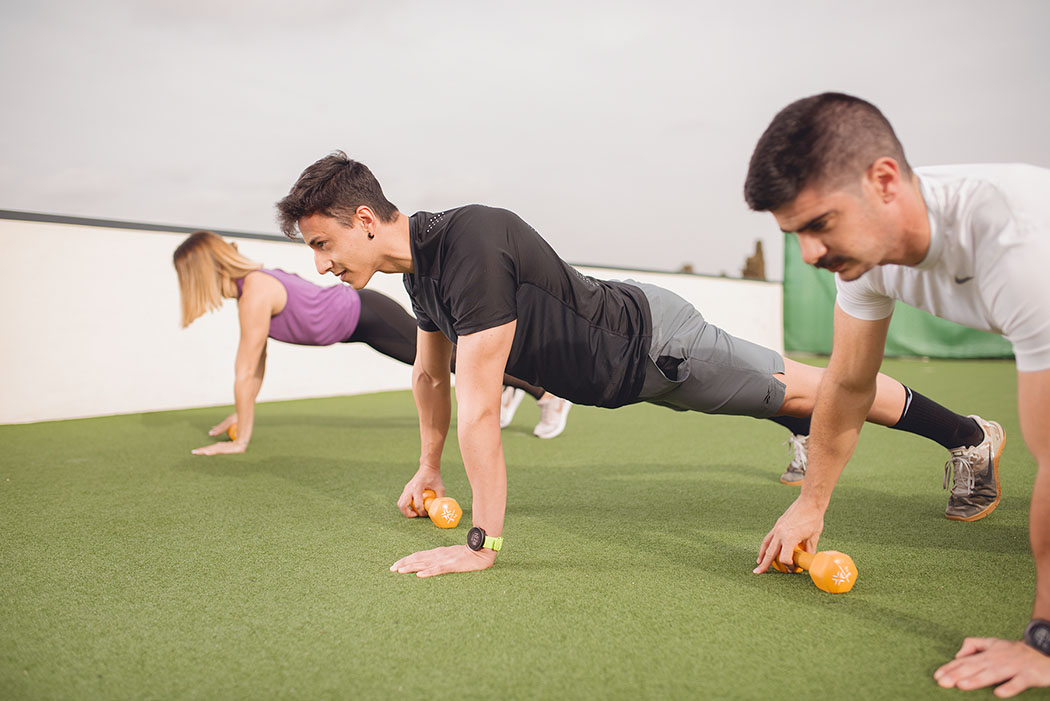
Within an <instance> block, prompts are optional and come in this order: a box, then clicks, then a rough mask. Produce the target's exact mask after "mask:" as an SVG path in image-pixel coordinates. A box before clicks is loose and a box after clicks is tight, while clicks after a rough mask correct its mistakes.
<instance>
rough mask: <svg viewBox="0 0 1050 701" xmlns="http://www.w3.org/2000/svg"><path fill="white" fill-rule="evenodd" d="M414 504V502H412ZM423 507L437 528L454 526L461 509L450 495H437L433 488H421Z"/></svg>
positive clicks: (457, 521) (461, 513)
mask: <svg viewBox="0 0 1050 701" xmlns="http://www.w3.org/2000/svg"><path fill="white" fill-rule="evenodd" d="M412 505H413V506H415V502H414V501H413V502H412ZM423 509H424V510H425V511H426V512H427V516H429V517H430V520H431V521H433V522H434V525H435V526H437V527H438V528H455V527H456V526H458V525H459V518H460V516H462V515H463V509H461V508H459V503H457V502H456V500H455V499H453V498H452V497H440V498H439V497H438V496H437V494H436V493H435V492H434V490H433V489H424V490H423Z"/></svg>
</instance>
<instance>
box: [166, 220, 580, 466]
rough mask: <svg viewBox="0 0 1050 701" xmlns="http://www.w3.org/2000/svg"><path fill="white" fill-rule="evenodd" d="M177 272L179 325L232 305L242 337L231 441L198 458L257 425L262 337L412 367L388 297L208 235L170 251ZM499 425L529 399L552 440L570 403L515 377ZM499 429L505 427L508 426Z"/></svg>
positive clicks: (218, 429)
mask: <svg viewBox="0 0 1050 701" xmlns="http://www.w3.org/2000/svg"><path fill="white" fill-rule="evenodd" d="M174 264H175V272H176V273H177V275H178V279H179V294H180V298H181V301H182V326H183V328H185V327H187V326H189V325H190V324H191V323H193V321H194V320H196V319H197V318H198V317H200V316H201V315H203V314H204V313H206V312H208V311H211V310H214V309H218V308H219V307H221V306H222V303H223V301H224V299H226V298H232V299H236V300H237V312H238V315H239V317H240V324H241V338H240V343H239V344H238V347H237V358H236V362H235V380H234V386H233V396H234V402H235V407H236V410H235V411H234V413H232V414H230V415H229V416H227V417H226V418H225V419H223V420H222V421H221V422H219V423H218V424H216V425H215V426H212V428H211V430H209V431H208V435H211V436H219V435H222V434H223V433H225V432H226V429H227V428H229V427H230V425H232V424H237V433H236V438H235V439H234V440H232V441H219V442H217V443H213V444H211V445H207V446H204V447H202V448H197V449H196V450H194V451H193V453H194V454H195V455H217V454H228V453H243V452H244V451H245V450H247V449H248V443H249V441H251V437H252V429H253V427H254V424H255V398H256V397H257V396H258V394H259V389H260V388H261V387H262V381H263V376H264V374H265V372H266V343H267V338H273V339H275V340H278V341H284V342H285V343H296V344H299V345H305V346H330V345H332V344H335V343H356V342H360V343H367V344H368V345H369V346H371V347H372V348H374V349H375V350H377V351H379V352H380V353H382V354H383V355H385V356H387V357H390V358H393V359H394V360H399V361H401V362H402V363H405V364H407V365H411V364H412V362H413V361H414V360H415V357H416V322H415V320H414V319H413V318H412V316H411V315H410V314H409V313H408V312H406V311H405V309H404V308H403V307H402V306H401V305H400V304H398V303H397V302H395V301H394V300H393V299H391V298H389V297H387V296H386V295H383V294H380V293H379V292H375V291H373V290H361V291H360V292H358V291H357V290H355V289H353V288H352V287H349V286H348V285H336V286H333V287H321V286H319V285H315V284H314V283H312V282H308V281H307V280H304V279H302V278H301V277H299V276H298V275H295V274H294V273H286V272H285V271H283V270H277V269H268V268H264V267H263V266H262V264H261V263H256V262H255V261H252V260H250V259H248V258H246V257H245V256H243V255H241V253H240V252H239V251H238V250H237V246H236V244H233V243H229V242H227V241H225V240H224V239H223V238H222V237H221V236H219V235H218V234H214V233H212V232H210V231H198V232H196V233H194V234H191V235H190V236H189V237H188V238H187V239H186V240H185V241H183V242H182V244H180V245H179V247H178V248H177V249H175V255H174ZM503 383H504V385H505V391H504V395H505V396H506V398H507V399H509V400H512V401H511V402H510V403H506V402H505V403H504V404H505V405H504V406H503V407H502V409H503V417H504V422H505V424H506V423H510V420H509V418H507V416H508V415H509V416H510V417H511V418H512V417H513V410H514V409H516V408H517V405H518V403H520V402H521V397H522V396H523V395H524V394H525V393H526V392H527V393H529V394H531V395H532V396H534V397H536V399H537V400H539V404H540V423H539V425H538V426H537V427H536V431H535V432H536V434H537V435H540V437H543V438H553V437H554V436H556V435H558V434H559V433H561V431H562V429H564V428H565V419H566V416H567V413H568V406H569V405H568V402H564V401H563V400H561V399H559V398H558V397H554V396H553V395H551V394H549V393H545V392H544V391H543V389H541V388H539V387H535V386H533V385H530V384H528V383H526V382H521V381H520V380H517V379H515V378H513V377H509V376H508V377H504V378H503ZM505 424H504V425H505Z"/></svg>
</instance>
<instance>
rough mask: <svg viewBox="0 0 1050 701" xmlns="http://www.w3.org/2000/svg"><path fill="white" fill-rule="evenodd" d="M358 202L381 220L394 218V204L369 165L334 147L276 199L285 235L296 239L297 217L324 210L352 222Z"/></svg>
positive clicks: (395, 208) (321, 212) (388, 220)
mask: <svg viewBox="0 0 1050 701" xmlns="http://www.w3.org/2000/svg"><path fill="white" fill-rule="evenodd" d="M361 206H364V207H368V208H369V209H370V210H372V212H373V213H374V214H375V215H376V216H377V217H378V218H379V220H380V221H383V222H386V223H391V222H393V221H394V220H395V219H396V218H397V207H395V206H394V205H393V203H391V202H390V200H388V199H387V198H386V196H385V195H384V194H383V188H382V187H380V185H379V181H378V180H376V178H375V176H374V175H372V171H370V170H369V169H368V166H366V165H365V164H364V163H358V162H357V161H352V160H350V159H349V158H348V157H347V155H346V154H345V153H343V152H342V151H335V152H333V153H331V154H329V155H327V156H325V157H324V158H322V159H321V160H319V161H317V162H316V163H314V164H313V165H311V166H310V167H308V168H307V169H306V170H304V171H303V172H302V175H300V176H299V179H298V180H296V181H295V184H294V185H292V189H291V191H290V192H289V193H288V195H287V196H286V197H285V198H284V199H282V200H281V201H280V202H278V203H277V220H278V222H279V223H280V225H281V231H282V232H284V235H285V236H287V237H288V238H290V239H295V238H298V233H299V220H300V219H302V218H304V217H309V216H310V215H312V214H323V215H325V216H327V217H332V218H333V219H336V220H337V221H339V222H340V223H342V224H345V225H346V226H353V225H354V218H355V214H356V212H357V208H358V207H361Z"/></svg>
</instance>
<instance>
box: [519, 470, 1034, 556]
mask: <svg viewBox="0 0 1050 701" xmlns="http://www.w3.org/2000/svg"><path fill="white" fill-rule="evenodd" d="M599 468H600V469H587V470H585V471H583V472H585V473H586V476H585V477H584V478H582V479H575V480H574V479H573V477H572V475H570V474H569V473H565V472H563V473H560V474H561V478H560V479H559V480H558V482H557V484H556V485H551V486H548V485H545V484H543V483H542V481H541V482H539V483H533V484H531V485H530V487H529V491H528V492H527V493H525V494H514V493H513V492H512V493H511V495H510V497H509V503H510V505H511V506H512V508H514V509H515V511H516V512H518V513H520V514H522V515H529V516H539V517H542V518H544V519H545V520H550V521H552V522H564V521H566V520H575V521H579V520H580V514H581V513H582V512H585V513H586V519H585V521H586V523H582V524H580V526H581V527H584V528H586V529H587V530H591V529H594V530H596V531H606V530H608V529H610V528H612V529H613V530H617V531H618V530H622V529H624V528H626V529H627V530H633V531H637V532H645V531H647V530H650V529H653V528H658V529H659V530H660V531H661V532H664V533H668V534H673V535H679V536H681V537H695V534H696V528H697V526H703V527H708V528H710V527H714V528H717V529H718V530H719V531H721V532H730V533H740V534H751V535H752V536H753V537H754V539H755V551H756V553H757V550H758V546H759V543H760V542H761V539H762V537H763V536H764V535H765V534H766V532H767V531H768V530H769V529H770V528H772V527H773V525H774V524H775V523H776V520H777V519H778V518H779V517H780V515H781V514H782V513H783V512H784V510H785V509H787V507H788V506H789V505H790V504H791V503H792V501H793V500H794V499H795V497H796V496H797V494H798V491H797V490H796V489H794V488H790V487H787V486H785V485H782V484H780V483H779V482H778V481H776V476H775V475H771V474H769V473H768V472H765V471H762V470H759V469H756V468H748V467H739V466H735V465H724V464H723V465H712V466H706V467H703V468H696V469H694V468H688V467H683V466H681V465H650V466H647V468H646V470H645V471H644V472H639V471H638V470H636V469H634V470H632V469H630V468H628V467H627V466H616V465H611V466H610V465H602V466H599ZM741 472H750V473H752V474H753V475H754V476H756V477H759V476H761V477H762V478H763V479H764V480H765V484H754V485H752V484H748V485H747V487H746V488H745V489H741V487H740V483H739V480H734V481H726V480H724V479H722V478H720V477H719V476H718V475H720V474H722V473H731V474H732V475H733V476H737V475H739V474H740V473H741ZM577 474H580V471H577ZM593 480H603V481H608V482H613V483H618V484H622V485H623V486H622V487H620V486H617V487H615V488H613V489H610V488H608V486H604V485H603V486H599V487H595V486H594V485H592V484H590V482H592V481H593ZM939 486H940V485H938V487H939ZM924 491H925V492H926V493H918V494H913V495H900V494H891V493H888V492H884V491H880V490H877V489H873V488H868V487H863V486H859V485H855V484H849V485H843V486H842V487H841V488H840V489H839V490H837V491H836V493H835V500H834V501H833V504H832V509H831V511H830V512H829V515H828V518H827V521H826V524H827V526H826V528H825V534H827V533H828V527H829V526H830V527H831V528H832V529H833V530H832V532H833V534H834V537H835V539H836V541H842V542H855V543H865V544H871V545H880V546H887V547H911V548H937V549H958V550H966V551H977V552H988V553H997V554H1022V555H1023V554H1027V553H1028V552H1029V544H1028V529H1027V524H1025V523H1016V521H1017V519H1016V517H1011V516H1010V515H1008V514H1007V513H1005V512H1004V513H1003V514H996V513H993V514H991V515H990V516H989V517H987V518H986V519H982V520H981V521H977V522H974V523H963V522H956V521H949V520H947V519H945V518H944V511H943V510H944V506H943V504H944V503H946V501H945V499H946V497H943V495H944V494H945V493H944V492H942V491H941V490H940V489H929V490H924ZM594 492H599V493H600V494H601V503H600V504H598V505H594V504H592V503H590V502H589V501H588V500H590V499H591V498H592V497H593V493H594ZM574 495H578V496H574ZM594 506H597V507H598V508H592V507H594ZM997 516H999V517H1000V518H997Z"/></svg>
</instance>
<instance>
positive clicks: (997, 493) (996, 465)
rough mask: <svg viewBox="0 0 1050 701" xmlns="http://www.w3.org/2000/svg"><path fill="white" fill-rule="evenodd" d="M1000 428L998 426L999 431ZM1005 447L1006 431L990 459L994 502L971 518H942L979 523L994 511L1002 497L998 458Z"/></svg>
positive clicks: (946, 515)
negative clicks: (993, 483) (993, 479)
mask: <svg viewBox="0 0 1050 701" xmlns="http://www.w3.org/2000/svg"><path fill="white" fill-rule="evenodd" d="M1001 428H1002V427H1001V426H1000V429H1001ZM1005 447H1006V431H1003V442H1002V443H1000V444H999V451H998V452H997V453H996V454H995V457H994V458H992V473H993V474H994V475H995V501H993V502H992V503H991V504H989V505H988V506H986V507H985V509H984V511H978V512H977V513H976V514H974V515H973V516H949V515H948V514H945V515H944V517H945V518H946V519H948V520H949V521H966V522H967V523H972V522H974V521H980V520H981V519H982V518H984V517H985V516H987V515H988V514H990V513H992V512H993V511H995V507H997V506H999V498H1000V497H1002V495H1003V490H1002V489H1000V487H999V458H1001V457H1002V455H1003V448H1005Z"/></svg>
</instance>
